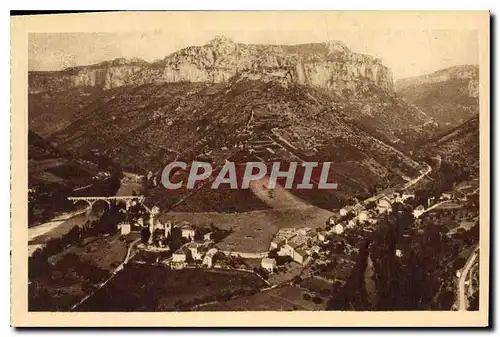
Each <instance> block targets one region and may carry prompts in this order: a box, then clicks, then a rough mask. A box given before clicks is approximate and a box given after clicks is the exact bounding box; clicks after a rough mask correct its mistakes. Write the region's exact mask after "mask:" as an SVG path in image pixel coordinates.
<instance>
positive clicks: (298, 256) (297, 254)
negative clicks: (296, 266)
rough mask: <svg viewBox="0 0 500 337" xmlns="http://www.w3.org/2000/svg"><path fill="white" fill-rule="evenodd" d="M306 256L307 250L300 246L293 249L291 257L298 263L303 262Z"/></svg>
mask: <svg viewBox="0 0 500 337" xmlns="http://www.w3.org/2000/svg"><path fill="white" fill-rule="evenodd" d="M306 258H307V252H306V251H305V250H304V249H302V248H297V249H294V252H293V256H292V259H293V260H294V261H295V262H298V263H300V264H304V262H305V260H306Z"/></svg>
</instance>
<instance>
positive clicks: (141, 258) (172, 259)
mask: <svg viewBox="0 0 500 337" xmlns="http://www.w3.org/2000/svg"><path fill="white" fill-rule="evenodd" d="M474 192H476V191H464V192H461V191H454V193H451V192H445V193H442V194H441V196H439V197H438V198H437V197H429V198H428V199H427V200H426V201H425V202H424V203H423V205H422V204H418V205H416V201H415V194H414V192H413V191H411V190H410V189H409V190H408V191H390V193H384V194H383V195H380V196H379V198H378V199H375V200H374V198H370V199H367V200H365V201H360V202H356V203H354V204H353V205H348V206H345V207H343V208H341V209H335V210H333V211H332V215H331V216H330V217H329V218H327V219H325V224H324V226H322V227H318V228H314V229H313V228H309V227H289V228H280V229H279V230H278V231H277V233H276V234H275V235H274V237H273V238H272V240H271V242H270V244H269V248H268V250H267V251H262V252H259V253H246V252H244V251H238V249H237V247H235V248H234V250H232V251H227V250H225V249H221V248H220V246H219V245H218V243H219V242H221V241H223V240H224V238H225V237H226V236H227V235H229V234H230V233H229V231H228V230H223V229H220V228H218V227H217V226H216V225H215V224H211V225H210V226H195V225H193V224H191V223H189V222H188V221H173V220H169V219H168V213H167V214H165V215H164V216H159V214H160V209H159V208H158V207H157V206H153V207H151V208H149V212H148V215H146V216H145V217H139V218H138V219H136V221H129V222H121V223H120V224H119V225H118V228H119V230H120V233H121V235H122V236H126V235H128V234H130V233H131V232H137V231H139V232H140V233H141V241H140V243H138V244H137V246H136V247H135V252H134V256H135V257H134V258H133V259H131V262H132V263H136V264H154V265H162V266H165V267H167V268H170V269H174V270H180V269H184V268H203V269H234V270H239V271H246V272H250V273H254V274H257V275H258V276H259V277H260V278H262V279H263V280H264V281H265V282H266V283H267V284H268V285H269V286H271V287H276V286H278V285H282V284H288V283H295V285H297V286H298V285H299V283H300V281H301V280H311V279H315V280H317V279H320V280H323V281H324V282H323V283H324V286H323V288H328V287H330V286H331V285H332V284H336V285H338V286H342V285H344V284H345V283H346V282H347V281H348V279H349V276H350V275H351V273H352V272H353V270H354V269H355V268H356V263H357V261H358V255H359V250H360V245H361V244H362V242H364V240H366V238H367V237H369V236H370V235H371V233H373V232H374V231H375V230H376V228H377V223H378V222H379V221H381V219H383V218H384V217H387V216H389V215H391V214H392V213H394V212H401V210H402V209H403V208H404V209H405V210H406V211H408V212H410V213H411V214H412V216H413V218H414V220H415V221H416V222H418V219H419V218H420V217H421V216H422V215H423V214H424V213H426V212H428V211H430V210H432V209H435V208H436V207H439V206H440V205H443V204H446V203H451V202H464V201H466V200H467V196H468V194H469V195H470V194H472V193H474ZM467 193H468V194H467ZM394 254H395V256H396V257H401V256H402V255H403V254H405V252H404V249H403V248H402V247H399V246H398V247H396V249H395V251H394ZM329 285H330V286H329Z"/></svg>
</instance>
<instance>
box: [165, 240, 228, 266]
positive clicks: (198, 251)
mask: <svg viewBox="0 0 500 337" xmlns="http://www.w3.org/2000/svg"><path fill="white" fill-rule="evenodd" d="M210 243H211V242H207V241H206V242H203V243H197V242H190V243H188V244H186V245H184V246H182V247H180V248H179V249H177V250H176V251H175V252H174V253H173V254H172V259H171V260H170V261H169V265H170V267H171V268H172V269H183V268H184V267H186V266H187V265H188V264H190V263H193V264H196V265H202V266H203V267H206V268H212V267H213V264H214V257H215V254H217V252H218V251H219V250H218V249H217V248H215V247H210Z"/></svg>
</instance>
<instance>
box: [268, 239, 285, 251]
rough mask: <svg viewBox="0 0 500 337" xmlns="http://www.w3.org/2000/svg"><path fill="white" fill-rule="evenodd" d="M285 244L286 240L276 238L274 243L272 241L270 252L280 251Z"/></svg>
mask: <svg viewBox="0 0 500 337" xmlns="http://www.w3.org/2000/svg"><path fill="white" fill-rule="evenodd" d="M284 244H285V239H283V238H274V239H273V241H271V244H270V246H269V250H273V249H280V248H281V247H283V245H284Z"/></svg>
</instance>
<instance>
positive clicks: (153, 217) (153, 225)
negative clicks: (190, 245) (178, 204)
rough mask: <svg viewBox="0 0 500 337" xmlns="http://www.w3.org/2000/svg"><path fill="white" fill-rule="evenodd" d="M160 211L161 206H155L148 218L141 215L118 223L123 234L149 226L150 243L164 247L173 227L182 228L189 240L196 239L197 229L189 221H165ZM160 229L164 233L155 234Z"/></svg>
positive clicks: (182, 232) (182, 235)
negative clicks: (133, 219)
mask: <svg viewBox="0 0 500 337" xmlns="http://www.w3.org/2000/svg"><path fill="white" fill-rule="evenodd" d="M159 213H160V208H159V207H157V206H153V207H152V208H151V209H149V215H148V216H147V217H146V218H147V219H146V220H145V219H144V217H139V218H138V219H136V220H135V221H132V222H130V221H124V222H121V223H119V224H118V229H119V230H120V233H121V235H127V234H129V233H130V232H131V231H132V229H138V230H141V229H143V228H145V227H148V228H149V232H150V236H149V241H148V245H155V246H159V247H162V246H163V241H164V239H165V238H167V237H169V236H170V235H171V234H172V229H173V228H180V233H181V237H182V238H185V239H187V240H189V241H193V240H194V237H195V235H196V230H195V228H194V227H193V226H191V224H189V222H187V221H183V222H181V223H179V224H173V223H172V221H165V222H164V221H162V220H161V219H159V218H158V217H157V215H158V214H159ZM158 231H160V232H161V233H162V235H160V236H156V237H155V235H153V234H154V233H157V232H158ZM208 234H209V235H208V236H210V233H208ZM205 236H206V234H205ZM164 248H168V247H164Z"/></svg>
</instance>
